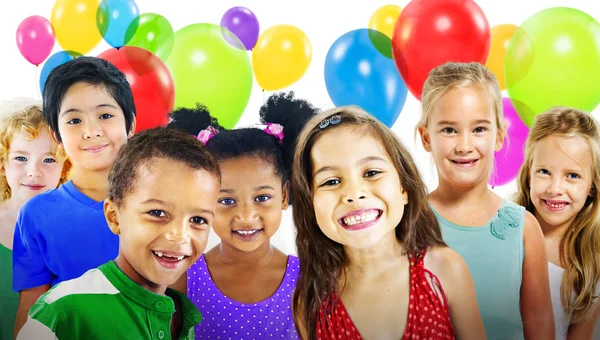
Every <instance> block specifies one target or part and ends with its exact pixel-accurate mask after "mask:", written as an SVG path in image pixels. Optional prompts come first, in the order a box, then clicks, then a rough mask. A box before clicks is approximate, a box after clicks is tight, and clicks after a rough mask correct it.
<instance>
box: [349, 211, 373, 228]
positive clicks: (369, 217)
mask: <svg viewBox="0 0 600 340" xmlns="http://www.w3.org/2000/svg"><path fill="white" fill-rule="evenodd" d="M378 216H379V212H377V211H370V212H368V213H364V214H360V215H354V216H348V217H344V220H343V221H344V223H345V224H346V225H355V224H359V223H365V222H371V221H375V220H376V219H377V217H378Z"/></svg>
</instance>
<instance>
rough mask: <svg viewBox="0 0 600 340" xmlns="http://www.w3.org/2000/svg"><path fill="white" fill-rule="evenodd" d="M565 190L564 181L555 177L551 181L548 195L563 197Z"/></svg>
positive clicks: (547, 191)
mask: <svg viewBox="0 0 600 340" xmlns="http://www.w3.org/2000/svg"><path fill="white" fill-rule="evenodd" d="M564 190H565V189H564V183H563V181H562V179H561V178H560V177H555V178H552V180H551V181H550V183H549V185H548V188H547V189H546V193H548V194H551V195H562V194H563V193H564Z"/></svg>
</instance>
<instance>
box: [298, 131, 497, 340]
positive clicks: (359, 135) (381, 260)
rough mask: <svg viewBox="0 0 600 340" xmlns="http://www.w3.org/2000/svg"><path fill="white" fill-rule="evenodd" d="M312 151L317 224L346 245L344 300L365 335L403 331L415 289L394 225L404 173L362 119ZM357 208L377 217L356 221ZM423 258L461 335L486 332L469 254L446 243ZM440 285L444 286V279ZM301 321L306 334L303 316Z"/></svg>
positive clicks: (402, 201)
mask: <svg viewBox="0 0 600 340" xmlns="http://www.w3.org/2000/svg"><path fill="white" fill-rule="evenodd" d="M342 124H343V120H342ZM310 154H311V159H312V170H313V176H312V179H313V181H312V183H311V187H312V197H313V205H314V208H315V216H316V220H317V224H318V227H319V228H320V229H321V231H322V232H323V233H324V234H325V235H326V236H327V237H328V238H329V239H331V240H333V241H335V242H336V243H339V244H341V245H343V246H344V250H345V253H346V254H347V258H348V260H347V265H346V266H345V273H346V276H345V278H344V276H342V277H340V278H339V282H338V286H339V287H343V288H342V290H341V295H340V296H341V299H342V301H343V304H344V305H345V307H346V309H347V311H348V313H349V315H350V318H351V319H352V322H353V323H354V325H355V326H356V328H357V329H358V330H359V332H360V334H361V336H362V337H363V338H365V339H393V340H397V339H400V338H402V336H403V334H404V332H405V327H406V319H407V315H408V310H409V295H410V290H409V289H410V286H409V282H410V279H409V278H410V275H409V273H410V264H409V259H408V258H407V256H406V254H403V250H404V247H403V244H402V242H399V241H398V239H397V237H396V228H397V227H398V225H399V224H400V221H401V220H402V217H403V215H404V214H405V210H406V209H407V208H406V206H407V204H411V202H410V201H409V199H408V197H409V194H408V192H407V191H406V190H405V189H404V188H403V186H402V181H401V176H403V174H400V173H398V170H397V169H396V167H395V165H394V163H393V161H392V159H391V158H390V156H389V154H388V153H387V152H386V150H385V148H384V147H383V145H382V143H381V142H380V141H379V140H378V139H377V138H375V137H374V136H373V134H372V133H370V132H369V131H368V130H366V129H364V128H361V127H357V126H347V127H339V128H336V129H334V130H332V131H330V132H327V133H325V134H323V135H322V136H320V137H319V139H317V141H316V143H315V145H314V147H313V149H312V150H311V153H310ZM413 204H414V203H413ZM357 211H360V212H362V213H365V214H367V215H368V214H369V213H373V214H374V215H373V216H377V217H376V218H375V220H374V223H373V222H370V223H364V221H363V222H358V224H356V223H354V222H355V221H356V220H354V221H353V220H351V217H348V216H351V215H353V214H354V215H356V214H357ZM361 216H362V215H361ZM365 216H366V215H365ZM348 218H350V220H348ZM351 225H355V226H356V225H358V226H361V227H360V228H359V227H352V226H351ZM398 228H400V227H398ZM424 265H425V268H427V269H429V270H430V271H431V272H433V273H434V274H435V275H436V276H437V277H438V278H439V281H440V285H441V286H442V287H443V289H444V291H445V294H446V296H447V299H448V305H449V308H450V312H451V318H452V322H453V324H454V327H455V330H456V334H457V336H458V337H460V338H461V339H484V338H485V331H484V329H483V323H482V321H481V317H480V315H479V309H478V306H477V301H476V297H475V289H474V286H473V282H472V280H471V276H470V274H469V271H468V269H467V266H466V264H465V262H464V261H463V259H462V258H461V257H460V256H459V255H458V254H457V253H456V252H455V251H453V250H452V249H450V248H448V247H443V246H432V247H429V249H427V254H426V256H425V259H424ZM374 287H377V289H374ZM435 289H436V290H437V291H438V293H439V287H437V286H436V287H435ZM299 325H300V331H301V333H302V334H303V337H304V338H307V330H306V328H305V326H303V322H302V320H301V319H300V320H299Z"/></svg>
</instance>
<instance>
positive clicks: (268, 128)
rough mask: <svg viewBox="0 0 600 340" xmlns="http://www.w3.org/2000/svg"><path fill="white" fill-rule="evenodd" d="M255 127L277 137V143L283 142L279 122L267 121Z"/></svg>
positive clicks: (281, 127)
mask: <svg viewBox="0 0 600 340" xmlns="http://www.w3.org/2000/svg"><path fill="white" fill-rule="evenodd" d="M255 127H256V128H258V129H261V130H263V131H264V132H265V133H266V134H268V135H271V136H273V137H275V138H277V139H278V140H279V143H282V142H283V126H282V125H281V124H277V123H267V124H264V125H256V126H255Z"/></svg>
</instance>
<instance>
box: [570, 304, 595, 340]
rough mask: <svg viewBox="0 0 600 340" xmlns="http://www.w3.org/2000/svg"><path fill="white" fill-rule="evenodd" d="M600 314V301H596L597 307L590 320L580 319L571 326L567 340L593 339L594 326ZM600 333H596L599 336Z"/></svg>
mask: <svg viewBox="0 0 600 340" xmlns="http://www.w3.org/2000/svg"><path fill="white" fill-rule="evenodd" d="M599 316H600V301H598V300H597V301H596V309H595V311H594V314H593V315H592V317H591V318H590V319H589V320H584V321H579V322H578V323H575V324H572V325H570V326H569V331H568V332H567V340H592V339H593V338H594V327H596V322H598V317H599ZM598 335H600V334H596V336H598Z"/></svg>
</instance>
